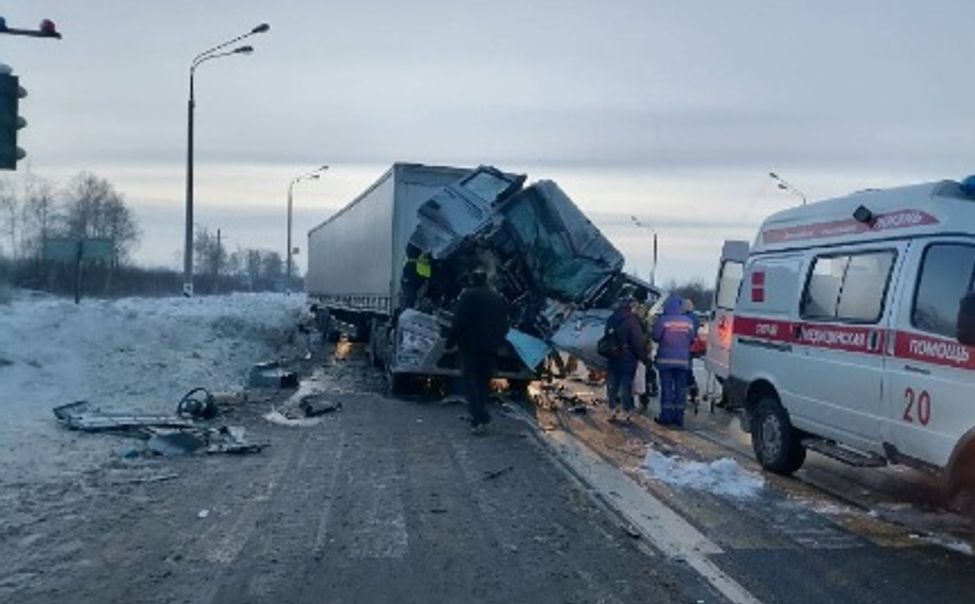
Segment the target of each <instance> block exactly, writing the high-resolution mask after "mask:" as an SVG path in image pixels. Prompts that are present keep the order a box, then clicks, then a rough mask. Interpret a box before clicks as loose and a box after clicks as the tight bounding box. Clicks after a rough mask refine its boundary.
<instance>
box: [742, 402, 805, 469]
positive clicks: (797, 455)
mask: <svg viewBox="0 0 975 604" xmlns="http://www.w3.org/2000/svg"><path fill="white" fill-rule="evenodd" d="M752 449H753V450H754V451H755V457H756V459H758V462H759V463H760V464H762V467H763V468H765V469H766V470H768V471H769V472H774V473H776V474H782V475H783V476H789V475H791V474H792V473H793V472H795V471H796V470H798V469H799V468H800V467H802V464H803V462H805V461H806V448H805V447H804V446H802V435H801V434H800V432H799V431H798V430H796V429H795V428H794V427H793V426H792V422H791V421H790V420H789V413H788V412H787V411H786V410H785V409H784V408H783V407H782V405H781V404H780V403H779V401H778V399H776V398H775V397H774V396H769V395H766V396H764V397H762V398H761V399H760V400H759V401H758V404H757V405H756V406H755V409H754V411H753V412H752Z"/></svg>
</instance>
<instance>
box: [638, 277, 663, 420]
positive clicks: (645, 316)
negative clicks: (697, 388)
mask: <svg viewBox="0 0 975 604" xmlns="http://www.w3.org/2000/svg"><path fill="white" fill-rule="evenodd" d="M633 297H634V298H636V309H635V310H634V312H635V313H636V315H637V317H639V319H640V324H641V326H642V327H643V333H644V335H645V336H646V341H647V345H646V358H648V359H650V358H653V340H652V339H651V338H650V329H651V327H653V318H652V317H651V315H650V308H651V306H650V303H649V302H648V299H649V297H650V292H649V291H647V288H645V287H643V286H642V285H641V286H639V287H637V288H636V289H635V290H634V291H633ZM643 367H644V371H645V372H646V373H645V375H644V381H645V384H646V389H645V391H644V392H643V394H641V395H640V406H641V407H642V408H643V409H646V408H647V407H649V406H650V399H651V398H656V397H657V396H658V395H659V394H660V387H659V386H658V385H657V371H656V370H655V369H654V368H653V363H645V364H644V366H643Z"/></svg>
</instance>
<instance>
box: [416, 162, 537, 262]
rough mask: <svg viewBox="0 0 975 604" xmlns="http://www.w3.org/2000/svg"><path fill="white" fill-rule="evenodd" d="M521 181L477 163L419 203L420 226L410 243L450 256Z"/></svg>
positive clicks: (489, 217)
mask: <svg viewBox="0 0 975 604" xmlns="http://www.w3.org/2000/svg"><path fill="white" fill-rule="evenodd" d="M524 180H525V177H524V176H519V175H511V174H504V173H502V172H500V171H499V170H497V169H495V168H492V167H490V166H480V167H479V168H477V169H476V170H474V171H473V172H472V173H471V174H469V175H466V176H465V177H464V178H462V179H461V180H460V181H458V182H457V183H455V184H453V185H450V186H447V187H444V189H443V190H442V191H440V192H439V193H437V194H436V195H434V196H433V197H432V198H431V199H430V201H427V202H426V203H424V204H423V205H422V206H420V209H419V210H418V211H417V217H418V219H419V225H418V226H417V228H416V231H414V233H413V235H412V237H411V238H410V243H412V244H413V245H415V246H417V247H418V248H420V249H421V250H423V251H425V252H427V253H429V254H430V255H431V256H432V257H434V258H444V257H446V256H448V255H450V252H451V251H453V250H454V249H455V248H456V247H457V245H459V244H460V242H461V241H462V240H463V239H464V237H467V236H469V235H471V234H473V233H474V232H476V231H477V230H478V229H480V228H481V226H482V225H484V224H486V223H488V222H489V221H490V220H491V217H492V214H493V212H494V209H493V206H494V204H495V203H497V202H498V200H500V199H503V198H505V197H506V196H509V195H511V194H512V193H513V192H515V191H517V190H518V189H520V188H521V184H522V183H523V182H524Z"/></svg>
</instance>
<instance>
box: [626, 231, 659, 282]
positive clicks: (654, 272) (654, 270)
mask: <svg viewBox="0 0 975 604" xmlns="http://www.w3.org/2000/svg"><path fill="white" fill-rule="evenodd" d="M630 220H632V221H633V224H635V225H636V226H638V227H640V228H641V229H647V230H648V231H650V232H651V233H653V268H652V269H651V271H650V285H653V286H656V285H657V283H656V280H657V230H656V229H654V228H653V227H652V226H650V225H649V224H646V223H644V222H641V221H640V219H639V218H637V217H636V216H630Z"/></svg>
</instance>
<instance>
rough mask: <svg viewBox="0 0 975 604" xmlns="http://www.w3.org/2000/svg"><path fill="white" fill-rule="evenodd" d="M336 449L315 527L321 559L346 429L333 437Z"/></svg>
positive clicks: (318, 553) (315, 551) (316, 553)
mask: <svg viewBox="0 0 975 604" xmlns="http://www.w3.org/2000/svg"><path fill="white" fill-rule="evenodd" d="M332 442H334V443H335V444H334V451H333V454H332V459H331V463H330V464H329V467H330V468H331V470H330V471H331V474H330V475H329V477H328V489H327V490H326V491H325V493H323V495H324V499H323V500H322V511H321V513H320V514H319V515H318V526H317V527H316V528H315V547H314V550H313V551H314V556H315V558H316V559H321V557H322V556H323V555H324V553H325V537H326V536H327V535H328V522H329V520H330V519H331V516H332V501H334V500H335V496H336V492H335V486H336V484H337V482H338V477H339V466H340V465H341V462H342V451H343V449H345V430H339V433H338V438H336V439H333V440H332Z"/></svg>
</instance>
